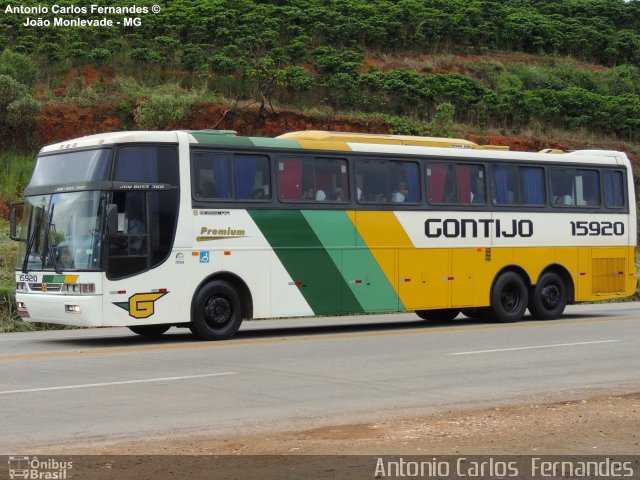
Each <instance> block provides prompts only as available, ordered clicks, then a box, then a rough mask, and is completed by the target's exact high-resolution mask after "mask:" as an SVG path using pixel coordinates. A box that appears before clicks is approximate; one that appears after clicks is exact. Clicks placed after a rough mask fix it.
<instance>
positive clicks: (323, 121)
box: [38, 101, 640, 165]
mask: <svg viewBox="0 0 640 480" xmlns="http://www.w3.org/2000/svg"><path fill="white" fill-rule="evenodd" d="M124 105H126V106H127V107H125V106H124ZM133 106H135V101H132V102H121V103H120V104H117V103H104V104H98V105H93V106H90V107H83V106H79V105H76V104H69V103H49V104H47V105H46V106H45V108H44V110H43V111H42V112H41V113H40V115H39V117H38V139H39V143H40V144H42V145H46V144H50V143H56V142H60V141H63V140H67V139H70V138H76V137H81V136H84V135H91V134H94V133H103V132H113V131H117V130H123V129H126V128H131V126H135V122H134V119H133V110H130V109H127V108H129V107H133ZM172 128H177V129H194V130H199V129H205V128H216V129H222V130H236V131H237V132H238V134H240V135H258V136H269V137H274V136H277V135H280V134H283V133H286V132H292V131H298V130H334V131H343V132H361V133H388V132H389V130H390V128H391V126H390V125H389V124H388V123H387V122H386V121H385V120H383V119H380V118H368V119H367V118H350V117H345V116H314V115H308V114H305V113H302V112H297V111H291V110H280V111H277V112H272V111H270V110H263V111H262V112H260V111H259V110H258V109H257V108H250V109H244V110H235V111H234V110H231V109H230V107H229V106H227V105H221V104H215V103H207V102H196V103H194V104H192V105H191V107H190V109H189V111H188V112H187V114H186V115H185V117H184V119H183V120H182V121H181V122H180V123H179V124H176V125H172ZM464 137H465V138H466V139H467V140H471V141H472V142H475V143H478V144H481V145H502V146H508V147H509V148H510V149H511V150H515V151H523V152H537V151H540V150H542V149H547V148H553V149H559V150H564V151H567V150H577V149H581V148H589V147H586V146H585V145H582V144H580V143H578V142H568V141H559V140H554V139H550V138H544V137H540V138H523V137H513V136H501V135H476V134H467V135H464ZM599 148H608V149H612V150H621V151H625V150H626V151H627V154H628V155H629V156H630V158H631V159H632V162H633V163H634V165H637V164H638V162H639V161H640V159H638V158H636V156H635V155H634V154H633V152H629V151H628V149H627V148H626V147H625V145H624V144H622V143H611V144H607V145H599Z"/></svg>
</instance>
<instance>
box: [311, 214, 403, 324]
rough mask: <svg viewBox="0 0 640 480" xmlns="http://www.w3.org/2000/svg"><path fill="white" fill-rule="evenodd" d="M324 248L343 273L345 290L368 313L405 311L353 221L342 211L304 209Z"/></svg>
mask: <svg viewBox="0 0 640 480" xmlns="http://www.w3.org/2000/svg"><path fill="white" fill-rule="evenodd" d="M302 214H303V215H304V217H305V218H306V219H307V222H309V225H311V228H312V229H313V231H314V232H315V234H316V236H317V237H318V238H319V239H320V241H321V242H322V244H323V245H324V248H325V249H326V250H327V251H329V252H332V255H331V259H332V260H333V261H334V263H335V265H336V268H338V269H339V270H340V271H341V272H342V277H343V279H344V280H345V282H346V284H347V286H348V288H349V289H350V290H351V292H353V295H354V296H355V297H356V298H357V300H358V302H359V303H360V305H362V307H363V308H364V310H365V311H367V312H376V311H377V312H380V311H391V310H404V305H403V304H402V302H401V301H400V299H399V298H398V295H397V294H396V292H395V290H394V289H393V287H392V286H391V284H390V283H389V281H388V280H387V277H386V275H385V274H384V272H383V271H382V269H381V268H380V266H379V265H378V262H376V259H375V258H374V257H373V255H372V254H371V252H370V251H369V249H368V248H367V246H366V244H365V242H364V241H363V240H362V238H361V237H360V234H359V233H358V231H357V230H356V228H355V226H354V225H353V222H352V221H351V220H350V219H349V217H348V216H347V214H346V213H345V212H339V211H326V210H324V211H323V210H304V211H303V212H302Z"/></svg>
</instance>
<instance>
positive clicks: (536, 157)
mask: <svg viewBox="0 0 640 480" xmlns="http://www.w3.org/2000/svg"><path fill="white" fill-rule="evenodd" d="M184 134H187V135H188V138H189V143H192V144H204V145H217V146H232V147H233V146H235V147H239V148H252V147H261V148H274V149H275V148H281V149H305V150H306V149H310V150H328V151H331V150H333V151H353V152H367V153H387V154H394V153H395V154H399V153H401V154H407V155H424V156H437V157H461V158H485V159H495V160H523V161H527V160H528V161H549V162H567V163H594V164H613V165H615V164H617V165H622V164H624V165H628V163H629V160H628V159H627V156H626V154H625V153H624V152H617V151H612V150H580V151H573V152H568V153H559V151H558V150H551V149H549V150H543V151H542V152H516V151H508V152H507V151H505V148H502V147H499V146H494V145H482V146H481V145H477V144H475V143H473V142H470V141H469V140H464V139H452V138H438V137H419V136H410V135H386V134H366V133H350V132H329V131H319V130H307V131H301V132H290V133H285V134H283V135H280V136H279V137H276V138H269V137H244V136H238V135H237V134H236V132H235V131H233V130H189V131H123V132H111V133H100V134H96V135H89V136H86V137H81V138H77V139H72V140H68V141H65V142H60V143H56V144H53V145H48V146H45V147H43V148H42V149H41V153H52V152H55V151H59V150H66V149H71V148H87V147H94V146H101V145H109V144H117V143H136V142H145V143H156V142H157V143H177V142H178V139H179V137H180V136H181V135H184ZM478 150H482V152H480V151H478Z"/></svg>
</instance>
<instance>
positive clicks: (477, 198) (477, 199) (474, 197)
mask: <svg viewBox="0 0 640 480" xmlns="http://www.w3.org/2000/svg"><path fill="white" fill-rule="evenodd" d="M471 203H475V204H476V205H481V204H484V195H482V194H481V193H480V192H477V193H476V192H471Z"/></svg>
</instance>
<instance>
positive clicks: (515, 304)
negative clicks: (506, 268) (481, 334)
mask: <svg viewBox="0 0 640 480" xmlns="http://www.w3.org/2000/svg"><path fill="white" fill-rule="evenodd" d="M528 300H529V292H528V291H527V286H526V285H525V283H524V280H523V279H522V277H521V276H520V275H518V274H517V273H515V272H505V273H503V274H502V275H500V276H499V277H498V279H497V280H496V281H495V283H494V284H493V289H492V290H491V310H490V311H489V318H490V319H491V320H494V321H498V322H504V323H508V322H517V321H519V320H521V319H522V317H523V316H524V312H525V310H526V309H527V303H528Z"/></svg>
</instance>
